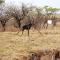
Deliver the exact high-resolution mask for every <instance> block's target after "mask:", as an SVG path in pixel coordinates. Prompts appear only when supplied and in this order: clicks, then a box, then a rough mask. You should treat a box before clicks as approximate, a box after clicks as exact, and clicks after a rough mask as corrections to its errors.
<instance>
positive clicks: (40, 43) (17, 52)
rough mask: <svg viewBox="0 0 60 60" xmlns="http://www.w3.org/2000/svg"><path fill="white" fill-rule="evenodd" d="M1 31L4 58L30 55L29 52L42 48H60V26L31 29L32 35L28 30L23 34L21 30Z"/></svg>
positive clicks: (0, 38) (9, 58)
mask: <svg viewBox="0 0 60 60" xmlns="http://www.w3.org/2000/svg"><path fill="white" fill-rule="evenodd" d="M16 33H17V32H0V58H2V60H13V58H19V56H21V55H24V56H25V55H28V52H30V51H33V50H40V49H53V48H57V49H59V48H60V28H59V27H55V28H53V29H52V28H50V29H47V30H44V29H43V30H41V33H42V35H41V34H39V33H38V31H37V30H34V31H33V30H30V36H29V37H28V36H27V31H26V32H24V35H22V36H21V32H20V33H19V34H18V35H16Z"/></svg>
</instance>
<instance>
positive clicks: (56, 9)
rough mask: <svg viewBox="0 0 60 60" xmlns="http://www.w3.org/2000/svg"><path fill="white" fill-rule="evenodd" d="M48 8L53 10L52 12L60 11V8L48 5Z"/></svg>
mask: <svg viewBox="0 0 60 60" xmlns="http://www.w3.org/2000/svg"><path fill="white" fill-rule="evenodd" d="M47 10H48V11H51V12H56V11H59V10H60V9H59V8H53V7H48V8H47Z"/></svg>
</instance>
